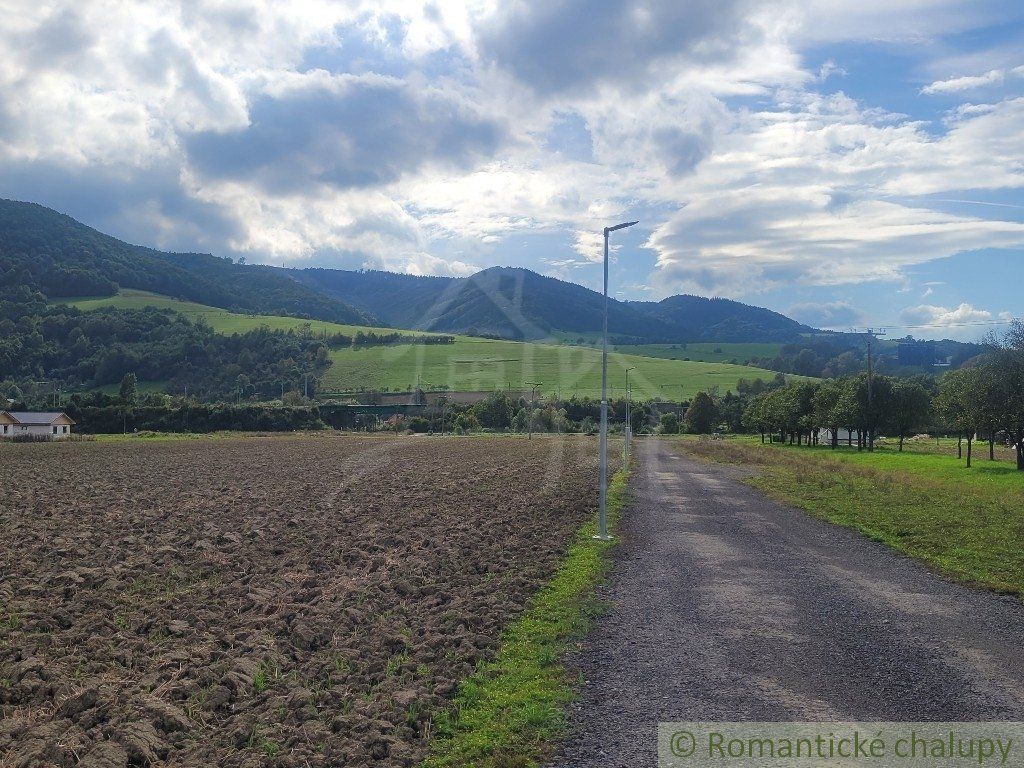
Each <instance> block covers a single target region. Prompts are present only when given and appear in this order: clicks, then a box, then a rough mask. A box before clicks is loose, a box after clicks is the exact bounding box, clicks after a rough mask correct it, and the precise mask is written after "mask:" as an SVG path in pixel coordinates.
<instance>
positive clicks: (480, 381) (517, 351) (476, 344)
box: [63, 289, 777, 400]
mask: <svg viewBox="0 0 1024 768" xmlns="http://www.w3.org/2000/svg"><path fill="white" fill-rule="evenodd" d="M63 303H66V304H71V305H72V306H75V307H78V308H79V309H83V310H91V309H99V308H101V307H118V308H122V309H141V308H145V307H156V308H159V309H170V310H173V311H175V312H181V313H182V314H184V315H186V316H188V317H190V318H192V319H196V320H198V319H202V320H204V321H205V322H207V323H208V324H209V325H210V327H211V328H213V329H214V330H215V331H217V332H218V333H224V334H231V333H243V332H245V331H250V330H255V329H257V328H261V327H268V328H271V329H282V330H287V329H294V330H299V329H301V328H302V327H304V326H306V325H307V324H308V326H309V327H310V330H311V331H312V332H313V333H314V334H320V333H344V334H348V335H354V334H355V333H357V332H359V331H364V332H372V331H376V332H380V331H390V330H394V329H381V328H368V327H363V326H354V325H341V324H338V323H329V322H324V321H319V320H313V321H308V320H302V319H300V318H295V317H278V316H274V315H249V314H241V313H236V312H229V311H228V310H226V309H218V308H216V307H209V306H206V305H203V304H196V303H194V302H190V301H183V300H180V299H174V298H170V297H168V296H161V295H159V294H155V293H148V292H146V291H137V290H127V289H126V290H122V291H120V292H119V293H118V294H117V295H116V296H109V297H105V298H79V299H65V300H63ZM646 346H651V347H656V346H659V345H646ZM660 346H666V347H667V346H670V345H660ZM687 346H688V347H689V348H690V349H692V348H694V347H699V348H704V347H711V348H714V347H715V346H721V348H722V349H723V350H725V349H726V348H728V347H730V346H732V347H744V348H755V347H765V346H770V347H777V345H756V344H744V345H725V344H723V345H705V344H700V345H687ZM623 349H631V348H623ZM637 349H638V350H639V349H641V348H639V347H638V348H637ZM721 354H722V355H725V352H722V353H721ZM331 360H332V362H333V365H332V366H331V367H330V368H329V369H328V370H327V372H326V374H325V375H324V379H323V382H322V386H321V390H322V391H325V392H352V391H357V390H365V389H379V390H392V391H394V390H401V391H407V390H409V389H411V388H413V387H415V386H417V385H419V386H421V387H423V388H424V389H441V388H445V387H447V388H448V389H449V390H451V391H470V390H492V389H504V388H512V389H527V388H529V386H530V385H529V384H528V382H538V383H539V384H540V387H539V392H540V393H541V394H542V395H551V394H556V393H557V394H559V395H561V396H563V397H568V396H571V395H573V394H578V395H580V396H583V395H589V396H591V397H596V396H599V395H600V393H601V352H600V350H599V349H594V348H592V347H578V346H568V345H556V344H542V343H535V342H516V341H497V340H493V339H481V338H475V337H471V336H456V337H455V342H454V343H452V344H439V345H422V344H396V345H391V346H376V347H364V348H349V349H339V350H333V351H332V352H331ZM630 367H635V368H636V370H635V371H633V372H632V373H631V374H630V379H631V383H632V385H633V394H634V397H636V398H638V399H648V398H653V397H661V398H665V399H668V400H681V399H684V398H688V397H690V396H692V395H693V394H695V393H696V392H698V391H700V390H702V389H705V390H706V389H711V388H714V387H717V388H718V390H719V391H720V392H722V393H724V392H726V391H727V390H735V389H736V383H737V382H738V381H739V380H740V379H741V378H745V379H763V380H768V379H771V378H772V377H774V376H775V374H774V372H772V371H767V370H763V369H760V368H751V367H748V366H742V365H732V364H729V363H723V362H697V361H684V360H670V359H667V357H664V356H661V357H659V356H648V355H641V354H630V353H627V352H623V351H615V352H612V353H611V354H610V356H609V369H608V375H609V381H608V386H609V392H610V393H611V395H612V396H621V395H623V394H624V392H625V369H626V368H630Z"/></svg>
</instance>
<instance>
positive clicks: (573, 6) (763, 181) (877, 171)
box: [0, 0, 1024, 295]
mask: <svg viewBox="0 0 1024 768" xmlns="http://www.w3.org/2000/svg"><path fill="white" fill-rule="evenodd" d="M7 5H8V6H9V7H8V8H7V10H6V12H5V22H6V23H5V24H4V25H3V26H2V27H0V194H3V195H5V196H8V197H15V198H20V199H34V200H37V201H40V202H43V203H47V204H51V205H54V206H56V207H60V208H62V209H64V210H67V211H69V212H71V213H72V214H74V215H78V216H80V217H83V218H86V219H87V220H88V221H89V223H91V224H94V225H95V226H98V227H100V228H103V229H107V230H109V231H112V232H114V233H117V234H120V235H122V236H124V237H127V238H130V239H134V240H136V241H141V242H146V243H152V244H155V245H158V246H161V247H168V248H179V249H195V248H205V249H208V250H211V251H214V252H217V253H221V254H225V255H243V254H244V255H246V256H248V257H249V259H250V261H259V260H263V261H269V262H274V263H289V264H304V263H321V264H331V265H339V266H349V267H361V266H372V267H383V268H389V269H398V270H404V271H410V272H418V273H432V272H433V273H450V274H464V273H466V272H468V271H471V270H473V269H475V268H476V267H478V266H487V265H488V263H494V261H493V260H499V261H500V260H501V254H502V250H501V249H502V246H503V244H504V243H506V242H507V241H508V239H509V238H510V237H512V236H514V235H517V234H520V233H523V232H541V233H559V234H562V235H564V239H565V242H567V243H573V244H574V246H573V247H574V248H575V251H576V253H562V254H548V253H546V254H542V255H539V256H538V259H537V262H538V263H540V262H542V260H547V261H548V262H550V263H552V264H555V263H557V266H556V267H555V268H557V269H559V270H562V272H563V273H564V272H565V271H567V270H569V271H571V270H572V269H573V268H574V265H577V264H581V263H582V264H585V263H588V262H589V261H592V260H593V259H595V258H596V257H598V255H599V250H598V249H599V240H598V238H596V237H595V236H594V235H593V234H592V233H595V232H597V231H599V230H600V227H601V226H602V225H603V224H605V223H607V221H609V220H610V219H612V218H615V217H618V216H620V215H623V214H625V213H627V212H628V211H630V210H635V209H637V208H642V209H644V210H646V211H649V212H651V213H650V214H649V215H648V216H646V217H645V225H647V226H649V227H651V235H650V238H649V240H648V243H647V245H648V246H649V247H650V248H652V249H653V251H654V253H655V254H656V257H657V267H656V272H655V274H654V275H652V276H651V277H650V279H649V281H648V282H649V283H650V285H651V286H653V287H655V291H654V292H655V293H657V294H662V295H664V294H667V293H672V292H675V291H678V290H695V291H700V292H705V293H706V292H714V293H720V294H726V295H739V294H750V293H756V292H757V291H759V290H764V289H766V288H770V287H773V286H779V285H784V284H788V283H800V284H808V285H835V284H841V283H847V282H857V281H864V280H891V279H897V278H899V277H900V275H901V271H902V270H903V269H904V268H906V267H907V266H910V265H913V264H919V263H921V262H922V261H927V260H930V259H936V258H941V257H945V256H949V255H952V254H955V253H959V252H962V251H965V250H972V249H977V248H985V247H1006V248H1010V247H1019V246H1021V245H1022V244H1024V225H1022V224H1020V223H1017V222H1014V221H1007V220H1003V219H999V218H983V217H982V216H980V215H977V216H968V215H952V214H947V213H940V212H937V211H935V210H933V209H932V208H930V207H929V206H928V205H927V204H926V203H924V202H920V203H916V204H914V203H910V202H905V201H907V200H913V199H917V198H920V197H921V196H924V195H935V194H947V195H954V196H955V195H957V194H958V193H962V192H963V191H965V190H975V189H979V188H985V189H989V190H1010V189H1020V188H1021V187H1022V186H1024V99H1022V98H1019V97H1014V96H1012V95H1009V94H1005V95H1004V96H1003V97H1002V98H1001V100H997V101H993V102H992V103H989V104H984V105H965V106H964V107H963V108H962V109H960V110H956V111H954V112H952V113H950V115H949V116H948V118H947V119H946V121H945V122H944V123H943V124H933V125H925V124H921V123H918V122H915V121H912V120H909V119H907V118H905V117H903V116H900V115H893V114H887V113H885V112H884V111H882V110H879V109H877V108H875V106H874V105H871V104H865V103H860V102H857V101H854V100H852V99H850V98H848V97H847V96H845V95H844V94H843V93H842V92H841V91H832V90H830V89H832V88H838V87H841V86H842V83H843V78H842V77H840V75H841V74H843V72H842V71H841V69H840V68H839V66H838V65H837V64H836V63H835V62H833V61H828V62H824V63H823V62H821V61H811V60H805V57H804V50H805V49H806V48H807V47H809V46H822V45H827V44H829V43H833V42H837V41H846V42H849V41H854V42H856V41H863V40H871V41H874V42H875V43H877V42H878V41H899V42H901V43H907V42H913V43H915V44H917V45H920V44H921V43H922V41H928V40H935V39H939V38H941V37H942V36H943V35H946V34H949V33H957V32H964V31H967V30H970V29H972V28H974V27H976V26H978V25H981V24H986V23H991V22H992V21H993V20H994V19H995V18H998V16H997V13H998V12H999V9H1000V6H1001V5H1002V4H1001V3H999V2H995V0H993V1H992V2H987V1H985V2H979V3H973V4H969V5H970V8H968V7H967V6H968V4H964V3H962V2H954V1H953V0H908V1H907V2H903V3H899V4H893V3H891V2H882V1H881V0H877V1H876V0H857V1H856V2H855V1H854V0H809V1H801V2H797V0H768V2H765V1H764V0H713V1H712V0H697V1H695V2H688V3H679V2H676V1H675V0H626V2H611V0H600V1H599V2H586V3H584V2H582V1H581V0H549V1H548V2H545V3H540V2H536V3H499V2H495V1H494V0H467V2H440V3H436V4H426V5H424V4H412V3H405V2H398V1H397V0H394V1H391V0H384V1H383V2H372V3H371V2H368V1H367V2H364V1H363V0H351V1H350V2H327V1H326V0H301V1H300V2H295V3H287V4H280V3H273V2H269V0H221V1H220V2H217V3H214V4H207V3H204V4H197V3H194V2H186V1H185V0H181V1H180V2H173V1H172V0H168V2H164V3H159V4H151V3H141V2H128V3H112V2H108V1H107V0H82V2H79V3H76V4H74V5H73V6H68V5H66V4H53V3H45V2H43V3H40V2H20V1H19V0H14V2H9V3H8V4H7ZM894 5H898V6H899V7H898V8H894V7H893V6H894ZM1020 74H1021V67H1017V68H1016V69H1014V68H1013V67H1004V68H1001V69H997V70H992V71H991V72H987V73H985V74H983V75H974V76H968V77H959V78H952V79H949V80H943V81H936V82H934V83H932V84H930V85H927V86H925V87H924V88H923V89H922V93H923V94H925V95H937V94H947V95H948V94H955V93H960V92H965V91H968V90H970V89H974V88H976V87H977V86H981V85H985V84H992V83H996V82H997V81H998V82H1000V83H1002V84H1004V85H1005V84H1006V83H1007V82H1009V81H1011V80H1013V79H1015V78H1017V77H1018V76H1019V75H1020ZM829 75H834V76H833V77H831V78H830V77H829ZM566 125H569V126H571V127H572V130H573V131H574V133H573V134H572V136H571V137H570V138H567V137H566V135H565V134H564V131H565V126H566ZM560 131H562V133H560ZM570 139H571V141H573V142H576V145H573V146H569V144H567V142H569V141H570ZM560 142H561V143H560ZM581 147H582V149H581ZM897 200H899V201H903V202H896V201H897Z"/></svg>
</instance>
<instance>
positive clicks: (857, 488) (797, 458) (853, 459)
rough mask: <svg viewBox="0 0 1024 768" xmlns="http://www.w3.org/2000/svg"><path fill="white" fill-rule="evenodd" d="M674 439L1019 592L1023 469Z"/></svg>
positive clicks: (844, 520) (1022, 589) (896, 544)
mask: <svg viewBox="0 0 1024 768" xmlns="http://www.w3.org/2000/svg"><path fill="white" fill-rule="evenodd" d="M679 444H680V445H681V446H683V447H684V450H685V451H686V452H687V453H690V454H693V455H697V456H700V457H703V458H706V459H710V460H715V461H728V462H734V463H741V464H748V465H757V466H759V467H760V468H761V469H762V471H761V472H760V473H759V474H758V475H756V476H754V477H751V478H749V479H748V480H747V482H748V483H749V484H750V485H753V486H754V487H756V488H759V489H761V490H763V491H765V492H766V493H768V494H769V495H770V496H772V497H774V498H776V499H779V500H780V501H783V502H785V503H787V504H792V505H793V506H797V507H800V508H802V509H805V510H807V511H808V512H810V513H811V514H813V515H815V516H816V517H820V518H822V519H824V520H828V521H829V522H832V523H837V524H839V525H843V526H846V527H849V528H854V529H855V530H857V531H859V532H861V533H862V534H864V535H865V536H868V537H870V538H872V539H875V540H876V541H880V542H882V543H884V544H887V545H888V546H890V547H892V548H893V549H896V550H898V551H900V552H902V553H904V554H906V555H909V556H911V557H914V558H917V559H919V560H922V561H924V562H926V563H928V564H929V565H931V566H933V567H935V568H937V569H938V570H940V571H942V572H943V573H945V574H947V575H949V576H952V577H954V578H957V579H960V580H962V581H966V582H969V583H973V584H976V585H979V586H983V587H986V588H988V589H991V590H994V591H996V592H1001V593H1007V594H1015V595H1024V514H1022V513H1021V510H1022V509H1024V475H1022V473H1019V472H1017V471H1016V469H1014V468H1013V467H1012V466H1010V465H1009V464H1005V463H1002V462H981V461H979V462H978V463H977V464H976V466H975V467H974V468H972V469H966V468H965V467H964V466H963V463H962V462H959V461H958V460H957V459H956V457H950V456H941V455H934V454H933V455H925V454H914V455H907V454H903V455H900V454H897V453H895V452H891V451H884V452H876V453H874V454H868V453H859V454H858V453H857V452H856V451H854V452H841V451H837V452H835V453H833V452H832V451H829V450H828V449H827V448H806V447H805V448H797V447H789V446H786V447H783V446H761V445H760V444H759V443H757V442H756V441H754V442H750V441H746V440H727V441H704V442H695V441H689V442H683V441H680V443H679Z"/></svg>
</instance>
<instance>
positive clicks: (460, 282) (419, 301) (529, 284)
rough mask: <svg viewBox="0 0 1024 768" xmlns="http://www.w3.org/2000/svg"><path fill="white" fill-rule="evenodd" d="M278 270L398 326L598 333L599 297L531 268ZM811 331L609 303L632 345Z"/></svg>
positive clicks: (733, 312)
mask: <svg viewBox="0 0 1024 768" xmlns="http://www.w3.org/2000/svg"><path fill="white" fill-rule="evenodd" d="M281 272H282V273H284V274H288V275H291V276H292V277H294V278H295V279H296V280H298V281H300V282H302V283H304V284H305V285H308V286H310V287H313V288H316V289H317V290H320V291H323V292H325V293H327V294H328V295H330V296H333V297H335V298H338V299H340V300H342V301H345V302H347V303H349V304H351V305H353V306H354V307H357V308H359V309H361V310H363V311H364V312H367V313H369V314H371V315H373V316H374V317H376V318H377V319H378V320H380V321H381V322H383V323H384V324H385V325H391V326H395V327H399V328H417V329H421V330H432V331H442V332H448V333H478V334H486V335H494V336H500V337H502V338H509V339H542V338H546V337H550V336H563V337H564V336H572V335H575V334H580V335H588V334H597V333H599V332H600V331H601V323H602V309H603V305H604V300H603V298H602V296H601V294H599V293H597V292H596V291H592V290H590V289H589V288H584V287H583V286H581V285H576V284H575V283H569V282H565V281H563V280H557V279H555V278H552V277H545V276H543V275H539V274H537V273H536V272H532V271H530V270H528V269H518V268H508V267H493V268H491V269H485V270H483V271H482V272H478V273H476V274H475V275H472V276H471V277H468V278H450V277H419V276H414V275H397V274H392V273H390V272H377V271H365V272H346V271H342V270H332V269H303V270H294V269H289V270H281ZM812 330H813V329H811V328H808V327H807V326H803V325H800V324H799V323H797V322H795V321H794V320H790V319H789V318H787V317H785V316H783V315H780V314H778V313H776V312H771V311H770V310H767V309H761V308H760V307H751V306H748V305H746V304H741V303H739V302H736V301H730V300H728V299H702V298H699V297H695V296H673V297H670V298H668V299H666V300H665V301H662V302H659V303H655V302H620V301H615V300H614V299H612V300H610V301H609V331H610V332H611V334H612V335H613V336H614V337H616V338H619V339H628V340H630V341H633V342H637V343H644V342H666V341H667V342H687V341H723V342H725V341H748V342H751V341H753V342H756V341H782V342H788V341H795V340H797V339H798V338H799V336H800V334H801V333H805V332H811V331H812Z"/></svg>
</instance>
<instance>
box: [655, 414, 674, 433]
mask: <svg viewBox="0 0 1024 768" xmlns="http://www.w3.org/2000/svg"><path fill="white" fill-rule="evenodd" d="M659 429H660V430H661V432H662V434H665V435H677V434H679V416H678V415H677V414H675V413H673V412H672V411H669V412H668V413H663V414H661V420H660V427H659Z"/></svg>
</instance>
